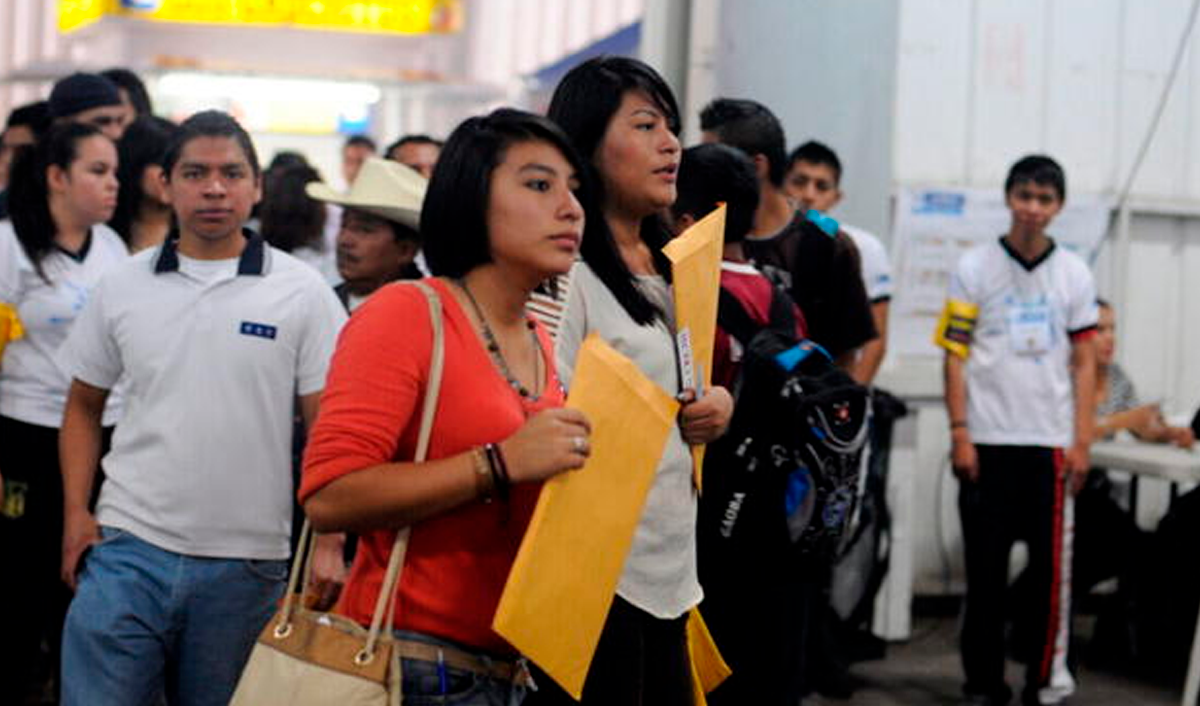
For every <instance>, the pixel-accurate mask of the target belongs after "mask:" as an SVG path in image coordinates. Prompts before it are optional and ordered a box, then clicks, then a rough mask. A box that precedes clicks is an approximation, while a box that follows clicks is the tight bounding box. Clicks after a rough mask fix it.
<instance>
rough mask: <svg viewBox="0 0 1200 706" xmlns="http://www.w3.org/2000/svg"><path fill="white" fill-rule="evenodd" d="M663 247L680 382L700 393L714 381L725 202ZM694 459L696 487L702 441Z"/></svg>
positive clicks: (700, 466) (700, 464)
mask: <svg viewBox="0 0 1200 706" xmlns="http://www.w3.org/2000/svg"><path fill="white" fill-rule="evenodd" d="M663 252H664V253H666V256H667V258H668V259H669V260H670V261H671V272H672V276H673V277H672V279H673V282H672V284H673V287H674V291H675V330H676V332H677V333H676V334H675V335H676V342H677V349H678V351H679V371H680V378H681V382H682V384H683V386H684V387H690V388H692V389H694V390H696V393H697V395H699V394H700V393H701V392H703V391H704V390H705V389H707V388H708V386H709V384H710V383H711V382H712V363H713V344H714V342H715V340H716V337H717V301H718V300H719V298H720V289H721V259H722V256H723V255H724V252H725V204H721V205H720V206H719V207H717V209H716V210H715V211H713V212H712V213H710V214H708V215H707V216H705V217H704V218H702V219H700V220H699V221H697V222H696V223H695V224H694V225H692V227H691V228H688V229H687V230H685V231H684V232H683V234H682V235H680V236H679V237H677V238H675V239H674V240H672V241H671V242H669V243H667V245H666V247H664V248H663ZM692 461H693V464H694V468H695V471H694V472H695V476H696V490H697V491H699V490H700V489H701V480H702V479H701V475H700V472H701V468H702V467H703V466H704V447H703V446H693V447H692Z"/></svg>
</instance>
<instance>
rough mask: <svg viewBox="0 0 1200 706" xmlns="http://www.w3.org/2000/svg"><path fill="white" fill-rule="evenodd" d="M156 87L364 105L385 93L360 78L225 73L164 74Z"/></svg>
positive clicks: (177, 92) (178, 92)
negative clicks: (352, 79)
mask: <svg viewBox="0 0 1200 706" xmlns="http://www.w3.org/2000/svg"><path fill="white" fill-rule="evenodd" d="M156 89H157V92H160V93H163V94H167V95H173V96H181V97H190V98H208V97H221V98H233V99H241V100H268V101H295V100H305V101H322V102H325V101H329V102H334V103H342V104H360V105H361V104H367V105H371V104H374V103H378V102H379V99H380V97H381V96H382V92H381V91H380V90H379V87H378V86H376V85H374V84H371V83H364V82H358V81H355V82H349V81H326V80H319V79H304V78H267V77H262V76H225V75H220V74H204V73H196V72H171V73H166V74H163V75H162V76H161V77H160V78H159V79H158V83H157V85H156Z"/></svg>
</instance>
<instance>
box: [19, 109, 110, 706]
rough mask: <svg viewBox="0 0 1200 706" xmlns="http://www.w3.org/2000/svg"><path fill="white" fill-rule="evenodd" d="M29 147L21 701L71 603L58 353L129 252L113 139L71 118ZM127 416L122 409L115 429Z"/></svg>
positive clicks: (23, 208)
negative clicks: (65, 572)
mask: <svg viewBox="0 0 1200 706" xmlns="http://www.w3.org/2000/svg"><path fill="white" fill-rule="evenodd" d="M23 150H24V151H23V152H22V153H21V154H20V155H18V156H17V159H16V162H15V163H14V164H13V172H12V180H11V182H10V186H9V189H10V191H9V208H10V217H11V220H7V221H0V474H2V481H0V487H2V488H3V497H2V498H0V566H3V567H4V575H5V579H4V580H3V581H0V607H3V609H4V610H5V611H6V616H7V617H6V620H5V628H4V638H3V639H2V640H0V689H2V690H3V692H2V693H3V694H4V695H5V696H6V697H8V696H11V697H12V698H13V699H14V703H20V702H21V699H22V697H23V696H24V693H23V692H24V691H25V689H26V688H27V687H28V685H29V684H30V682H31V678H32V676H33V675H34V674H36V673H37V669H36V668H35V667H36V659H37V655H38V652H39V648H40V644H41V641H42V639H45V640H46V642H47V644H49V645H51V658H52V659H53V660H54V663H55V664H56V663H57V652H58V649H57V646H58V644H59V635H60V633H61V631H62V621H63V616H64V615H65V614H66V606H67V603H68V602H69V600H70V593H69V591H68V589H67V587H66V586H65V585H64V584H63V583H62V582H61V581H60V580H59V578H58V575H59V571H58V568H59V567H58V564H59V558H60V556H61V554H60V552H61V544H62V531H63V519H62V508H63V497H62V476H61V475H60V472H59V464H58V428H59V426H60V424H61V423H62V416H63V408H64V406H65V405H66V399H67V389H68V387H69V386H70V379H69V378H68V377H67V375H66V373H65V372H63V371H62V370H61V369H60V368H59V366H58V364H57V363H56V361H55V353H56V351H57V350H58V348H59V346H60V345H61V344H62V342H63V340H65V339H66V337H67V333H68V332H69V331H70V330H71V326H72V324H73V323H74V321H75V318H76V316H78V314H79V312H80V311H81V310H82V309H83V305H84V303H85V302H86V301H87V299H88V295H89V293H90V291H91V290H92V288H93V287H94V286H95V284H96V283H97V282H98V281H99V279H100V277H101V276H102V275H103V274H104V273H105V272H106V271H107V270H108V269H109V268H110V267H112V266H113V265H115V264H117V263H119V262H120V261H122V260H124V259H125V258H126V257H128V252H127V250H126V248H125V243H124V242H122V241H121V238H120V237H119V236H117V234H116V233H114V232H113V231H112V230H111V229H109V228H108V227H107V226H105V225H104V222H105V221H107V220H108V219H109V218H110V217H111V216H112V213H113V209H114V207H115V206H116V202H117V177H116V169H117V151H116V147H115V146H114V145H113V142H112V140H110V139H109V138H108V137H106V136H105V135H103V134H102V133H101V132H100V131H99V130H98V129H96V128H95V127H92V126H90V125H82V124H66V125H62V126H59V127H56V128H54V129H53V130H52V131H51V132H50V133H49V134H48V135H46V136H45V137H43V138H42V140H41V141H40V142H38V143H37V144H36V145H33V146H30V147H27V148H23ZM4 343H7V346H5V345H3V344H4ZM117 412H118V408H117V404H111V405H110V406H109V409H108V411H107V413H106V415H105V424H106V426H108V427H109V428H110V429H111V426H112V424H114V423H115V421H116V417H117ZM5 700H7V698H6V699H5Z"/></svg>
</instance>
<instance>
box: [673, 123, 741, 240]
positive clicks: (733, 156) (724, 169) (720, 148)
mask: <svg viewBox="0 0 1200 706" xmlns="http://www.w3.org/2000/svg"><path fill="white" fill-rule="evenodd" d="M678 189H679V197H678V198H677V199H675V205H673V206H672V207H671V212H672V213H674V214H675V215H676V216H677V217H678V216H682V215H684V214H687V215H690V216H692V218H695V219H696V220H700V219H701V218H703V217H704V216H706V215H708V213H709V211H712V210H713V209H714V208H716V207H717V204H718V203H721V202H724V203H725V207H726V210H725V242H727V243H740V242H742V241H743V240H745V238H746V234H747V233H749V232H750V231H751V230H752V229H753V228H754V211H755V210H756V209H757V208H758V174H757V173H756V172H755V171H754V162H752V161H750V158H749V157H747V156H746V153H745V152H742V151H741V150H738V149H734V148H732V147H729V146H728V145H718V144H707V145H696V146H695V147H689V148H687V149H686V150H684V151H683V159H682V160H681V161H680V163H679V183H678Z"/></svg>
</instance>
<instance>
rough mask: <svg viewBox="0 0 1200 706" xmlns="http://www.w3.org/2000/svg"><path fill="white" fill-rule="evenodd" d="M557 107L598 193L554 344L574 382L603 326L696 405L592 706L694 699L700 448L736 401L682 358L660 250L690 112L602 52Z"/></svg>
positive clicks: (671, 456) (653, 506)
mask: <svg viewBox="0 0 1200 706" xmlns="http://www.w3.org/2000/svg"><path fill="white" fill-rule="evenodd" d="M548 115H549V117H550V119H551V120H554V121H555V122H557V123H558V124H559V125H560V126H561V127H562V128H563V130H564V131H565V132H566V133H567V135H568V136H569V137H570V138H571V139H572V141H574V143H575V147H576V148H577V149H578V150H579V153H580V154H582V155H584V157H585V159H589V161H590V164H589V167H590V170H591V172H592V174H591V177H592V181H593V184H594V185H595V186H596V187H597V189H596V191H597V192H598V193H599V196H598V198H597V199H596V200H595V202H594V203H591V204H587V205H585V208H586V209H587V210H588V218H587V228H586V231H585V233H584V238H583V246H582V251H581V255H582V262H580V263H577V264H576V266H575V268H574V269H573V270H572V273H571V276H570V280H569V285H568V289H567V293H566V302H565V309H564V311H563V318H562V324H561V328H560V330H559V333H558V339H557V347H556V358H557V360H558V365H559V374H560V376H561V377H562V379H563V380H564V382H566V383H567V385H568V387H569V385H570V376H571V373H572V370H573V367H574V363H575V356H576V354H577V353H578V350H579V346H580V344H581V343H582V341H583V339H584V338H585V337H586V336H587V335H588V334H590V333H592V332H596V333H599V334H600V336H601V337H602V338H603V339H604V340H605V341H607V342H608V343H609V344H610V345H612V346H613V347H615V348H616V349H617V350H618V351H620V352H621V353H623V354H624V355H626V356H627V357H629V358H630V359H632V360H633V362H634V363H635V364H637V366H638V367H639V368H640V369H641V371H642V372H643V373H644V374H645V375H646V376H647V377H648V378H650V379H651V380H653V381H654V382H656V383H658V385H660V386H661V387H662V388H663V389H665V390H666V391H668V392H669V393H671V394H673V395H676V394H677V395H679V396H680V399H681V401H683V402H684V403H685V404H684V406H683V409H682V411H681V413H680V423H679V425H678V426H677V427H676V428H675V429H674V430H673V431H672V433H671V436H670V437H669V439H668V441H667V446H666V450H665V451H664V453H663V457H662V460H661V461H660V463H659V467H658V470H657V475H656V477H655V480H654V483H653V485H652V487H651V489H650V492H649V495H648V497H647V499H646V505H645V508H644V510H643V512H642V517H641V520H640V521H639V524H638V527H637V530H636V532H635V534H634V539H633V545H632V547H631V549H630V552H629V556H628V558H627V559H626V562H625V569H624V572H623V574H622V576H621V579H620V582H619V584H618V586H617V596H616V598H615V599H614V602H613V606H612V608H611V610H610V611H609V615H608V619H607V622H606V623H605V626H604V631H603V633H602V634H601V636H600V642H599V645H598V647H597V650H596V654H595V657H594V658H593V661H592V666H591V670H590V672H589V674H588V678H587V680H586V683H585V685H584V690H583V704H585V705H588V704H606V705H608V704H633V703H645V704H656V706H676V705H685V704H691V703H692V686H691V671H690V664H689V661H688V654H687V644H686V631H685V629H686V620H687V612H688V611H689V610H690V609H691V608H692V607H694V606H695V605H696V604H697V603H699V602H700V599H701V598H702V596H703V594H702V592H701V590H700V583H699V581H698V579H697V574H696V534H695V528H696V507H697V505H696V503H697V496H696V491H695V487H694V484H693V480H692V478H693V476H692V460H691V454H690V450H689V445H690V444H704V443H707V442H709V441H712V440H713V439H715V438H717V437H718V436H720V434H722V433H723V432H724V430H725V427H726V426H727V425H728V422H729V416H730V414H731V411H732V407H733V402H732V399H731V397H730V395H729V393H728V392H726V391H725V390H724V389H723V388H720V387H714V388H710V389H709V390H707V391H705V393H704V394H703V395H702V396H700V398H699V399H696V395H695V391H693V390H691V389H687V388H689V387H690V385H689V384H686V383H683V382H681V381H680V379H679V371H678V365H677V363H676V352H675V327H674V316H673V305H672V295H671V286H670V265H669V263H668V261H667V259H666V257H665V255H664V254H663V253H662V246H663V245H664V244H665V243H666V242H667V240H668V239H669V238H670V235H669V233H668V231H667V229H666V228H665V227H664V225H663V224H662V223H661V222H660V221H659V216H658V214H659V213H660V212H661V211H663V210H664V209H666V208H667V207H669V206H670V205H671V204H672V203H674V201H675V178H676V173H677V171H678V168H679V160H680V146H679V138H678V137H677V135H678V132H679V110H678V107H677V105H676V102H675V97H674V96H673V95H672V94H671V90H670V88H669V87H668V86H667V85H666V83H665V82H664V81H663V79H662V77H660V76H659V75H658V74H657V73H656V72H655V71H654V69H652V68H650V67H649V66H647V65H645V64H643V63H641V62H639V61H636V60H633V59H626V58H621V57H601V58H598V59H593V60H591V61H588V62H585V63H583V64H581V65H579V66H578V67H576V68H575V69H573V70H572V71H571V72H570V73H568V74H567V75H566V77H564V78H563V80H562V82H561V83H560V84H559V85H558V88H557V89H556V90H555V93H554V97H553V99H552V100H551V104H550V110H549V113H548ZM539 686H542V689H541V691H539V692H537V693H536V694H534V695H533V696H531V702H532V703H534V704H544V703H550V704H557V703H570V702H569V701H568V700H567V698H568V697H566V696H565V694H563V693H562V692H561V691H559V690H558V689H557V687H555V686H554V685H552V684H550V683H549V681H548V680H541V681H540V682H539Z"/></svg>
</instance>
